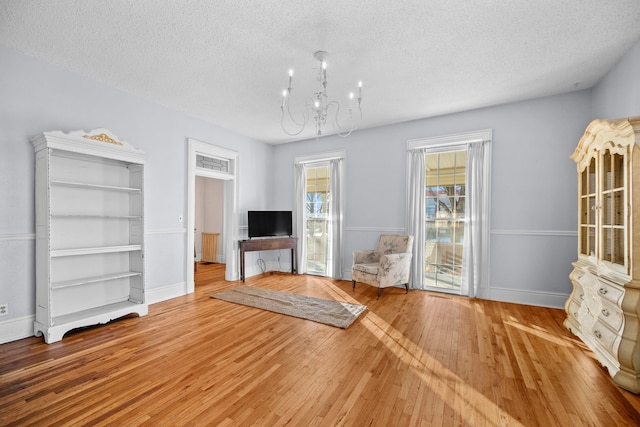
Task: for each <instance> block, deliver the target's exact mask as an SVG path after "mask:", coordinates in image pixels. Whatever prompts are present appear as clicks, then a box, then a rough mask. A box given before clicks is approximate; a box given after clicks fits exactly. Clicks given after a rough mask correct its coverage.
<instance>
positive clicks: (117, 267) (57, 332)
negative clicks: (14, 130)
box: [32, 129, 148, 343]
mask: <svg viewBox="0 0 640 427" xmlns="http://www.w3.org/2000/svg"><path fill="white" fill-rule="evenodd" d="M32 143H33V146H34V149H35V155H36V181H35V187H36V189H35V190H36V320H35V322H34V333H35V335H36V336H40V335H43V336H44V339H45V341H46V342H47V343H52V342H56V341H60V340H61V339H62V337H63V336H64V334H65V333H67V332H68V331H70V330H72V329H75V328H80V327H84V326H89V325H95V324H102V323H107V322H109V321H111V320H113V319H116V318H118V317H122V316H125V315H127V314H131V313H136V314H138V315H139V316H144V315H146V314H147V312H148V307H147V304H146V302H145V287H144V162H145V154H144V153H143V152H142V151H140V150H138V149H136V148H135V147H133V146H131V145H129V144H127V143H126V142H124V141H119V140H118V138H117V137H115V136H114V135H113V134H112V133H110V132H109V131H107V130H105V129H96V130H93V131H91V132H84V131H77V132H70V133H64V132H61V131H53V132H45V133H43V134H41V135H39V136H37V137H36V138H34V139H33V140H32Z"/></svg>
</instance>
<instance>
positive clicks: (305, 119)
mask: <svg viewBox="0 0 640 427" xmlns="http://www.w3.org/2000/svg"><path fill="white" fill-rule="evenodd" d="M290 105H291V104H290V103H289V102H287V114H288V115H289V119H290V120H291V121H292V122H293V123H294V124H295V125H296V126H302V127H305V126H306V125H307V122H308V121H309V112H308V110H309V106H308V104H307V103H306V102H305V106H304V108H302V123H298V121H297V120H296V119H295V118H293V114H291V109H290Z"/></svg>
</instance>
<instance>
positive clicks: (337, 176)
mask: <svg viewBox="0 0 640 427" xmlns="http://www.w3.org/2000/svg"><path fill="white" fill-rule="evenodd" d="M343 165H344V161H343V159H331V160H330V161H329V172H330V177H331V178H330V184H329V185H330V190H329V194H330V195H331V200H330V204H329V208H330V210H331V212H330V213H329V215H330V217H329V224H330V229H329V242H330V246H329V253H328V256H327V274H328V275H329V276H330V277H333V278H334V279H341V278H342V237H343V236H342V234H343V233H342V230H343V225H342V224H343V206H344V200H343V198H344V188H343V181H344V180H343Z"/></svg>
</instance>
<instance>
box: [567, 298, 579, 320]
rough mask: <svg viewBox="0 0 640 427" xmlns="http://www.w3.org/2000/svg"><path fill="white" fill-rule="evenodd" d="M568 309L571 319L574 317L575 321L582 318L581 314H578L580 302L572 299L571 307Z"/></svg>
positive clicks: (570, 301)
mask: <svg viewBox="0 0 640 427" xmlns="http://www.w3.org/2000/svg"><path fill="white" fill-rule="evenodd" d="M567 308H568V312H569V314H570V315H571V317H573V318H574V319H577V318H578V317H580V314H579V313H578V310H580V303H579V302H578V301H576V300H575V299H573V298H571V299H570V300H569V306H568V307H567Z"/></svg>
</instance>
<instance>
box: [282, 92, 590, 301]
mask: <svg viewBox="0 0 640 427" xmlns="http://www.w3.org/2000/svg"><path fill="white" fill-rule="evenodd" d="M363 108H364V113H365V114H366V106H363ZM590 113H591V106H590V92H588V91H581V92H576V93H572V94H567V95H562V96H554V97H548V98H542V99H536V100H532V101H526V102H520V103H515V104H509V105H501V106H496V107H491V108H484V109H480V110H474V111H467V112H464V113H459V114H451V115H446V116H441V117H436V118H431V119H425V120H418V121H413V122H409V123H404V124H399V125H393V126H385V127H380V128H376V129H369V130H365V131H361V132H356V133H354V134H352V135H351V136H350V137H349V138H346V139H343V138H339V137H330V138H323V139H320V140H319V141H315V140H311V141H307V142H304V143H292V144H286V145H279V146H276V147H275V168H274V170H275V171H276V175H275V177H274V179H275V182H274V188H280V189H281V191H279V192H278V193H277V194H274V203H275V204H278V205H279V206H280V207H283V208H290V207H291V206H292V204H293V202H292V198H293V196H292V194H293V189H292V185H291V182H292V176H293V166H292V165H293V159H294V157H296V156H300V155H305V154H311V153H314V152H322V151H330V150H337V149H345V150H346V151H347V161H346V169H347V179H346V185H347V190H346V193H347V204H346V223H345V226H346V230H345V245H344V257H343V264H344V266H345V269H346V271H345V272H344V275H343V277H345V278H347V279H348V278H349V277H350V266H351V263H352V258H351V253H352V251H353V250H355V249H361V248H373V247H375V244H376V242H377V239H378V236H379V234H380V233H382V232H387V231H391V232H403V231H404V230H405V205H406V143H407V140H409V139H415V138H424V137H431V136H438V135H445V134H453V133H459V132H465V131H473V130H480V129H487V128H491V129H493V159H492V161H493V165H492V189H491V191H492V193H491V194H492V202H491V211H492V216H491V221H492V235H491V283H490V284H491V289H490V290H489V292H485V294H484V296H485V297H488V298H495V299H500V300H504V301H514V302H516V301H517V302H521V303H529V304H540V305H551V306H556V307H559V306H562V304H563V303H564V300H565V299H566V297H567V296H568V295H569V293H570V290H571V284H570V281H569V278H568V275H569V272H570V267H571V262H572V261H573V260H574V258H575V256H576V245H577V240H576V239H577V237H576V231H575V230H576V227H577V225H576V209H577V205H576V196H575V195H576V191H577V180H576V176H575V166H574V165H573V162H572V161H571V160H570V159H569V155H570V154H571V153H572V152H573V149H574V147H575V145H576V143H577V141H578V139H579V138H580V135H581V134H582V132H583V131H584V128H585V127H586V125H587V124H588V123H589V119H590ZM372 171H373V172H372ZM549 248H554V250H553V251H550V250H549Z"/></svg>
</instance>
